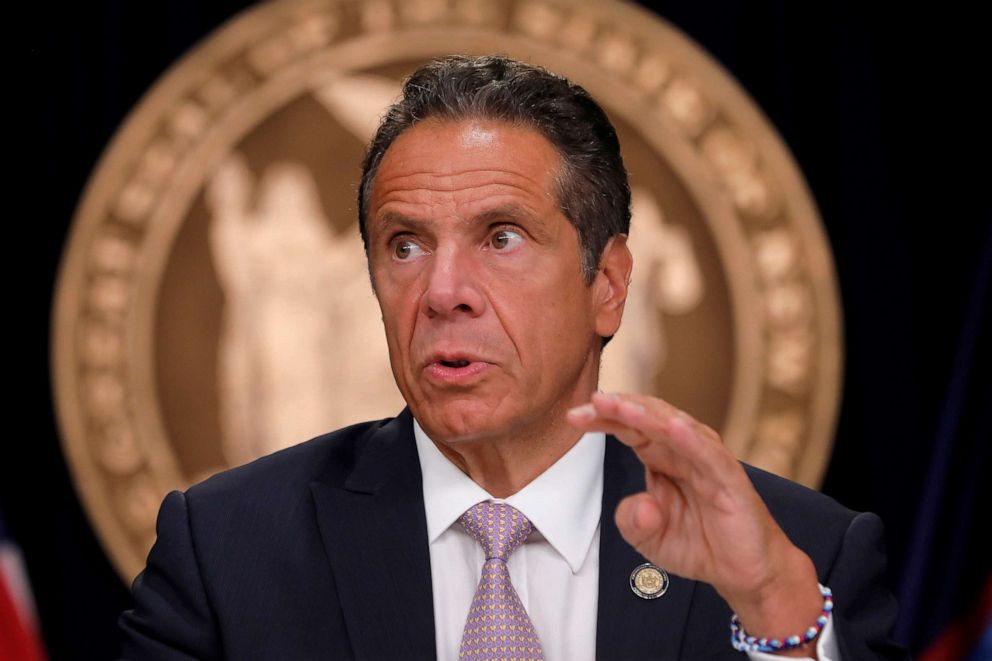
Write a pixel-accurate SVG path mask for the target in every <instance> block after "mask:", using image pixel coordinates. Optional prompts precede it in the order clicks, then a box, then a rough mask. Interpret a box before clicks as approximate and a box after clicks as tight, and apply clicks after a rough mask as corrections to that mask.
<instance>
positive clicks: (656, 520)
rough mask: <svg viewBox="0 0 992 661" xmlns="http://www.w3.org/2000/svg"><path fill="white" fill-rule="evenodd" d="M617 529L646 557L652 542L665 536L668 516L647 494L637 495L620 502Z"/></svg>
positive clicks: (616, 518) (615, 517)
mask: <svg viewBox="0 0 992 661" xmlns="http://www.w3.org/2000/svg"><path fill="white" fill-rule="evenodd" d="M614 519H615V520H616V524H617V528H618V529H619V530H620V534H621V535H622V536H623V538H624V539H625V540H627V543H628V544H630V545H631V546H633V547H634V548H635V549H637V550H638V551H640V552H641V554H642V555H644V554H645V553H646V552H650V549H649V548H648V547H649V546H650V544H651V543H652V542H654V541H655V540H658V539H660V538H662V537H663V536H664V534H665V528H666V527H667V524H668V520H667V515H666V513H665V512H664V511H662V509H661V507H659V505H658V502H657V500H655V499H654V498H653V497H652V496H650V495H649V494H647V493H637V494H634V495H633V496H627V497H626V498H624V499H623V500H621V501H620V504H619V505H618V506H617V511H616V514H615V515H614Z"/></svg>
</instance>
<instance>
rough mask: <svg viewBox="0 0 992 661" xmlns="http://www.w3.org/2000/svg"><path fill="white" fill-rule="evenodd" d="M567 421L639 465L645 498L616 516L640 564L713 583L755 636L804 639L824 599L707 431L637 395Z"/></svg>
mask: <svg viewBox="0 0 992 661" xmlns="http://www.w3.org/2000/svg"><path fill="white" fill-rule="evenodd" d="M568 420H569V422H570V423H571V424H573V425H574V426H576V427H577V428H579V429H581V430H583V431H591V430H598V431H604V432H606V433H609V434H613V435H614V436H616V437H617V438H618V439H619V440H620V441H621V442H623V443H625V444H627V445H629V446H630V447H631V448H633V450H634V451H635V452H636V454H637V456H638V457H639V458H640V460H641V462H642V463H643V464H644V468H645V481H646V486H647V488H646V490H645V491H644V492H642V493H639V494H634V495H632V496H629V497H627V498H625V499H624V500H623V501H622V502H621V503H620V505H619V506H618V507H617V511H616V522H617V527H618V528H619V529H620V533H621V534H622V535H623V537H624V539H626V540H627V542H628V543H630V544H631V545H632V546H633V547H634V548H636V549H637V550H638V552H640V553H641V555H643V556H644V557H646V558H648V559H649V560H650V561H651V562H653V563H655V564H657V565H658V566H661V567H664V568H665V569H666V570H668V571H670V572H673V573H675V574H678V575H680V576H683V577H686V578H691V579H696V580H700V581H705V582H706V583H709V584H711V585H712V586H713V587H714V588H715V589H716V590H717V592H719V593H720V595H721V596H722V597H723V598H724V599H725V600H726V601H727V603H728V604H730V606H731V608H732V609H733V610H734V611H735V612H736V613H737V615H738V616H739V617H740V619H741V621H742V623H743V625H744V627H745V628H746V629H747V630H748V631H749V632H750V633H752V634H754V635H759V636H765V637H778V636H788V635H792V634H795V633H801V632H802V631H804V630H805V629H806V627H808V626H809V625H810V623H812V622H813V621H814V620H815V619H816V617H817V615H819V612H820V608H821V606H822V604H823V599H822V597H821V596H820V592H819V589H818V588H817V579H816V572H815V569H814V567H813V563H812V561H811V560H810V559H809V557H808V556H807V555H806V554H805V553H803V552H802V551H801V550H800V549H798V548H797V547H796V546H795V545H793V544H792V542H791V541H790V540H789V538H788V537H787V536H786V535H785V533H784V532H783V531H782V529H781V528H780V527H779V526H778V524H777V523H776V522H775V520H774V519H773V518H772V516H771V514H770V513H769V511H768V508H767V507H766V506H765V504H764V502H763V501H762V500H761V497H760V496H759V495H758V493H757V492H756V491H755V489H754V487H753V486H752V484H751V481H750V479H749V478H748V476H747V473H745V471H744V468H743V467H742V466H741V464H740V463H739V462H738V461H737V459H736V458H735V457H734V456H733V454H732V453H731V452H730V450H729V449H727V447H726V446H725V445H724V444H723V442H722V440H721V439H720V436H719V435H718V434H717V433H716V432H715V431H714V430H713V429H711V428H710V427H708V426H706V425H705V424H703V423H701V422H699V421H697V420H695V419H693V418H692V417H691V416H689V415H688V414H686V413H685V412H683V411H680V410H678V409H677V408H675V407H674V406H672V405H671V404H668V403H667V402H665V401H663V400H661V399H657V398H654V397H647V396H644V395H635V394H612V393H611V394H607V393H596V394H594V395H593V396H592V400H591V401H590V402H589V403H588V404H584V405H582V406H579V407H576V408H574V409H572V410H571V411H569V415H568ZM812 652H813V650H811V649H810V650H807V651H800V652H798V653H797V654H796V655H797V656H807V655H809V654H811V653H812Z"/></svg>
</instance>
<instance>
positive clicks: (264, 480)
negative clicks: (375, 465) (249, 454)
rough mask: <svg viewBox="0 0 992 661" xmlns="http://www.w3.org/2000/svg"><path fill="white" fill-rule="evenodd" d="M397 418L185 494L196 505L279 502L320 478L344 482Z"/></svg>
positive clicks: (266, 460) (329, 436) (314, 442)
mask: <svg viewBox="0 0 992 661" xmlns="http://www.w3.org/2000/svg"><path fill="white" fill-rule="evenodd" d="M392 420H394V418H384V419H382V420H373V421H368V422H360V423H357V424H354V425H350V426H348V427H343V428H341V429H337V430H335V431H331V432H327V433H325V434H321V435H319V436H315V437H314V438H311V439H310V440H307V441H304V442H302V443H299V444H297V445H293V446H290V447H288V448H285V449H282V450H278V451H276V452H273V453H272V454H269V455H265V456H264V457H260V458H258V459H255V460H254V461H251V462H249V463H247V464H243V465H241V466H237V467H235V468H230V469H228V470H225V471H222V472H220V473H217V474H215V475H213V476H211V477H209V478H207V479H206V480H204V481H202V482H199V483H197V484H194V485H192V486H191V487H189V489H188V490H187V491H186V497H187V500H189V501H190V502H192V503H201V502H206V501H209V502H218V501H223V502H229V501H231V500H238V499H244V498H278V497H280V495H289V494H295V493H298V492H303V491H306V490H307V489H309V484H310V482H311V481H313V480H314V479H316V478H318V477H320V478H321V479H323V480H325V481H329V482H331V483H334V484H340V483H342V482H343V481H344V480H345V479H346V478H347V476H348V474H349V473H350V472H351V470H352V468H353V467H354V464H355V461H356V459H357V457H358V456H359V455H360V454H361V452H362V449H363V448H364V447H365V444H366V443H367V441H368V439H369V438H370V437H371V436H372V435H373V434H374V433H375V432H376V431H377V430H378V429H380V428H381V427H382V426H383V425H385V424H388V423H389V422H391V421H392Z"/></svg>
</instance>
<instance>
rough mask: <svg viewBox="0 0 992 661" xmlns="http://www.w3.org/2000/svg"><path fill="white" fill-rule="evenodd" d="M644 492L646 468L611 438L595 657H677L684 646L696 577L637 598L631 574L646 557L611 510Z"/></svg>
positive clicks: (605, 475) (605, 478) (674, 581)
mask: <svg viewBox="0 0 992 661" xmlns="http://www.w3.org/2000/svg"><path fill="white" fill-rule="evenodd" d="M643 490H644V467H643V466H642V465H641V463H640V461H638V459H637V456H636V455H635V454H634V452H633V451H632V450H631V449H630V448H628V447H627V446H625V445H624V444H622V443H620V442H619V441H618V440H616V439H615V438H613V437H612V436H607V437H606V456H605V460H604V465H603V513H602V515H601V517H600V540H599V609H598V617H597V625H596V658H597V659H602V660H605V659H648V658H650V659H675V658H677V657H678V653H679V649H680V648H681V646H682V633H683V631H684V629H685V623H686V618H687V616H688V613H689V602H690V601H691V599H692V593H693V590H694V588H695V584H696V583H695V581H690V580H686V579H683V578H680V577H678V576H673V575H671V574H669V578H670V579H671V583H670V585H669V587H668V591H667V592H665V594H664V595H662V596H661V597H658V598H657V599H651V600H647V599H642V598H640V597H638V596H637V595H635V594H634V592H633V591H632V590H631V589H630V574H631V572H632V571H633V570H634V568H635V567H637V566H638V565H640V564H642V563H644V562H647V561H646V560H645V559H644V557H643V556H641V555H640V554H639V553H638V552H637V551H635V550H634V548H633V547H632V546H630V545H629V544H628V543H627V542H626V541H624V539H623V537H621V536H620V531H619V530H618V529H617V526H616V524H615V523H614V521H613V514H614V512H616V509H617V505H618V504H619V503H620V501H621V500H622V499H623V498H624V497H625V496H628V495H630V494H632V493H637V492H638V491H643Z"/></svg>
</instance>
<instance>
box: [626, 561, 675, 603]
mask: <svg viewBox="0 0 992 661" xmlns="http://www.w3.org/2000/svg"><path fill="white" fill-rule="evenodd" d="M630 589H631V590H633V591H634V594H636V595H637V596H638V597H640V598H641V599H657V598H658V597H660V596H661V595H663V594H665V592H666V591H667V590H668V572H666V571H665V570H664V569H662V568H661V567H656V566H655V565H652V564H651V563H650V562H645V563H644V564H643V565H638V566H637V567H635V568H634V571H632V572H630Z"/></svg>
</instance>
